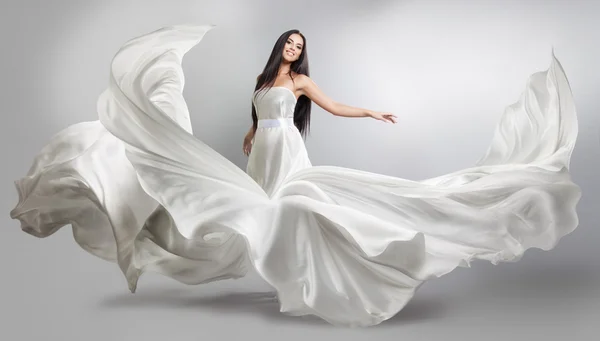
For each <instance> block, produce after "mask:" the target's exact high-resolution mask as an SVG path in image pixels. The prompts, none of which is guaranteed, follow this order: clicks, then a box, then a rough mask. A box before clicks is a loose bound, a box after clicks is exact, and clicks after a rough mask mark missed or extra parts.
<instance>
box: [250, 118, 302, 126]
mask: <svg viewBox="0 0 600 341" xmlns="http://www.w3.org/2000/svg"><path fill="white" fill-rule="evenodd" d="M285 126H294V119H293V118H291V117H286V118H269V119H262V120H258V126H257V128H272V127H285Z"/></svg>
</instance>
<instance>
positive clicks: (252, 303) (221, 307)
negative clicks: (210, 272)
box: [101, 290, 328, 326]
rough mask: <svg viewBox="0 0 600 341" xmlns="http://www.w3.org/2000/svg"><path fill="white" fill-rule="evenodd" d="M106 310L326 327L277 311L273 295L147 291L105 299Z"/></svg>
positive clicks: (316, 320) (320, 322)
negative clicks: (247, 317) (193, 313)
mask: <svg viewBox="0 0 600 341" xmlns="http://www.w3.org/2000/svg"><path fill="white" fill-rule="evenodd" d="M101 306H103V307H107V308H150V307H159V308H175V309H193V310H196V309H210V310H211V311H212V312H220V313H227V314H252V315H256V314H258V315H260V316H261V317H263V318H264V319H266V320H269V321H276V322H277V323H280V322H289V323H300V324H309V325H315V326H318V325H322V326H326V325H328V324H327V322H325V321H324V320H322V319H320V318H318V317H316V316H289V315H286V314H284V313H282V312H280V310H279V302H278V300H277V296H276V294H275V293H273V292H250V293H227V294H221V295H216V296H200V297H198V296H191V295H190V294H187V293H185V294H182V291H178V290H177V291H174V290H169V291H154V292H150V291H146V292H143V293H140V292H138V293H136V294H133V295H132V294H122V295H116V296H112V297H108V298H107V299H105V300H104V301H102V302H101Z"/></svg>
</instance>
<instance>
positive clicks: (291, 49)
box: [282, 33, 304, 63]
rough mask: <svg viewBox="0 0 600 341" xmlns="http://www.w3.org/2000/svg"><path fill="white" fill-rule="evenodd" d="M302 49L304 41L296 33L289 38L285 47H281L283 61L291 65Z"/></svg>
mask: <svg viewBox="0 0 600 341" xmlns="http://www.w3.org/2000/svg"><path fill="white" fill-rule="evenodd" d="M303 48H304V39H302V36H300V35H299V34H297V33H294V34H292V35H290V36H289V38H288V39H287V42H286V43H285V46H284V47H283V52H282V53H283V59H284V60H286V61H287V62H288V63H293V62H295V61H296V60H298V58H299V57H300V54H301V53H302V49H303Z"/></svg>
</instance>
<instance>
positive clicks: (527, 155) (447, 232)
mask: <svg viewBox="0 0 600 341" xmlns="http://www.w3.org/2000/svg"><path fill="white" fill-rule="evenodd" d="M211 28H212V26H191V25H190V26H188V25H185V26H174V27H167V28H163V29H161V30H158V31H155V32H152V33H150V34H147V35H144V36H141V37H138V38H136V39H133V40H131V41H129V42H128V43H127V44H125V45H124V46H123V47H122V49H120V50H119V52H118V53H117V54H116V56H115V58H114V60H113V61H112V64H111V73H110V75H111V78H110V84H109V86H108V88H107V89H106V91H105V92H103V94H102V95H101V96H100V98H99V101H98V113H99V121H95V122H84V123H78V124H74V125H72V126H70V127H68V128H66V129H65V130H64V131H62V132H60V133H59V134H57V135H56V136H55V137H54V138H53V139H52V140H51V141H50V142H49V144H48V145H47V146H46V147H44V149H42V150H41V151H40V153H39V154H38V155H37V157H36V158H35V160H34V163H33V166H32V167H31V169H30V171H29V173H28V174H27V175H26V176H25V177H23V178H21V179H20V180H18V181H16V187H17V190H18V194H19V201H18V204H17V205H16V207H15V208H14V209H13V210H12V211H11V217H12V218H14V219H18V220H20V222H21V226H22V229H23V231H25V232H27V233H30V234H32V235H34V236H38V237H46V236H49V235H50V234H52V233H53V232H55V231H56V230H57V229H59V228H60V227H62V226H64V225H67V224H71V225H72V228H73V234H74V239H75V241H76V242H77V243H78V244H79V245H81V247H82V248H84V249H85V250H87V251H88V252H90V253H92V254H94V255H96V256H98V257H102V258H103V259H106V260H108V261H113V262H116V263H117V264H118V265H119V266H120V268H121V270H122V271H123V273H124V275H125V277H126V278H127V281H128V284H129V288H130V290H132V291H135V289H136V285H137V282H138V278H139V276H140V275H141V274H142V273H143V272H145V271H154V272H159V273H161V274H164V275H166V276H169V277H171V278H173V279H176V280H178V281H180V282H182V283H186V284H200V283H205V282H209V281H215V280H221V279H229V278H239V277H242V276H244V275H245V274H246V272H247V271H248V269H250V267H253V268H254V269H256V271H257V272H258V273H259V274H260V276H262V278H264V279H265V280H266V281H267V282H268V283H270V285H272V286H273V288H274V289H275V290H276V292H277V295H278V299H279V302H280V306H281V311H282V312H284V313H287V314H291V315H305V314H313V315H317V316H319V317H321V318H323V319H325V320H326V321H328V322H330V323H332V324H337V325H345V326H370V325H375V324H378V323H380V322H382V321H384V320H386V319H388V318H390V317H391V316H393V315H394V314H396V313H397V312H398V311H399V310H401V309H402V308H403V307H404V306H405V305H406V304H407V302H408V301H409V300H410V299H411V298H412V297H413V295H414V294H415V291H416V290H417V289H418V288H419V286H420V285H421V284H422V283H423V282H424V281H426V280H428V279H431V278H435V277H439V276H442V275H444V274H447V273H448V272H450V271H452V270H453V269H455V268H456V267H457V266H468V265H469V262H471V261H472V260H474V259H480V260H487V261H490V262H492V263H494V264H496V263H498V262H509V261H516V260H518V259H520V257H521V256H522V255H523V253H524V252H525V250H527V249H529V248H540V249H544V250H549V249H551V248H553V247H554V246H555V244H556V243H557V242H558V241H559V240H560V238H561V237H563V236H565V235H566V234H568V233H570V232H572V231H573V230H574V229H575V228H576V226H577V224H578V218H577V215H576V211H575V208H576V204H577V203H578V201H579V198H580V188H579V187H578V186H577V185H576V184H574V183H573V182H572V181H571V177H570V174H569V170H568V169H569V160H570V157H571V152H572V150H573V148H574V146H575V141H576V137H577V133H578V127H577V118H576V113H575V107H574V104H573V98H572V94H571V91H570V88H569V84H568V81H567V78H566V76H565V74H564V71H563V69H562V67H561V66H560V64H559V62H558V61H557V60H556V59H555V58H554V56H553V59H552V63H551V65H550V67H549V69H548V70H547V71H544V72H538V73H535V74H533V75H532V76H531V77H530V78H529V81H528V83H527V87H526V89H525V91H524V93H523V96H522V97H521V99H520V100H519V101H518V102H516V103H515V104H513V105H511V106H509V107H508V108H507V109H506V111H505V113H504V115H503V117H502V119H501V121H500V122H499V124H498V129H497V131H496V133H495V135H494V136H493V138H492V139H491V145H490V147H489V149H488V151H487V153H486V154H485V155H484V156H483V157H482V158H481V160H480V161H479V162H478V163H477V164H476V165H474V166H472V167H470V168H465V169H463V170H460V171H457V172H454V173H451V174H447V175H443V176H439V177H436V178H432V179H428V180H424V181H410V180H405V179H400V178H396V177H392V176H386V175H381V174H375V173H371V172H366V171H361V170H356V169H349V168H343V167H335V166H312V165H311V163H310V160H309V158H308V156H307V152H306V149H305V146H304V143H303V139H302V137H301V135H300V134H299V132H298V130H297V129H296V127H295V126H294V125H293V124H292V123H291V121H290V120H291V119H292V115H293V110H294V105H295V103H296V98H295V96H294V94H293V93H292V92H291V91H290V90H289V89H286V88H280V87H273V88H270V89H268V90H269V91H260V92H257V93H255V94H254V97H253V101H254V104H255V106H256V108H257V115H258V118H259V128H258V130H257V132H256V135H255V139H254V145H253V148H252V153H251V155H250V158H249V162H248V166H247V172H244V171H243V170H241V169H240V168H239V167H237V166H236V165H234V164H233V163H231V162H230V161H228V160H227V159H225V158H224V157H223V156H222V155H220V154H219V153H217V152H216V151H214V150H213V149H211V148H210V147H209V146H207V145H206V144H204V143H203V142H202V141H201V140H200V139H198V138H196V137H194V136H193V135H192V128H191V123H190V117H189V113H188V110H187V106H186V103H185V101H184V98H183V96H182V90H183V84H184V78H183V73H182V68H181V62H182V59H183V56H184V55H185V53H186V52H187V51H189V49H191V48H192V47H193V46H195V45H196V44H198V43H199V42H200V41H201V39H202V37H203V36H204V34H205V33H206V32H208V31H209V30H210V29H211ZM195 115H196V119H198V120H201V119H202V117H201V113H196V114H195Z"/></svg>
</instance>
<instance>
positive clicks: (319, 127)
mask: <svg viewBox="0 0 600 341" xmlns="http://www.w3.org/2000/svg"><path fill="white" fill-rule="evenodd" d="M599 17H600V4H599V2H598V1H591V0H583V1H572V0H571V1H566V0H565V1H541V0H540V1H442V0H438V1H391V0H387V1H384V0H370V1H367V0H360V1H359V0H351V1H341V0H340V1H315V0H308V1H307V0H305V1H283V0H277V1H276V0H260V1H256V0H253V1H248V0H235V1H234V0H229V1H201V0H189V1H187V0H186V1H183V0H181V1H158V0H156V1H149V0H146V1H141V0H136V1H131V0H127V1H124V0H120V1H116V0H113V1H93V2H92V1H89V2H84V1H52V2H50V1H41V0H40V1H16V0H11V1H3V2H2V5H1V10H0V25H1V30H0V34H1V35H2V39H1V42H2V53H1V54H0V58H1V64H0V68H1V69H0V71H1V73H0V75H1V76H2V85H1V86H2V89H1V92H0V94H1V96H2V98H1V100H2V102H1V103H2V105H3V109H2V124H1V125H0V127H1V129H2V131H1V134H0V137H1V138H2V141H1V142H2V143H0V148H1V151H2V154H1V156H2V161H3V164H2V167H1V170H2V177H1V178H0V179H1V181H0V189H1V191H2V196H1V198H0V200H1V212H3V214H2V215H0V217H1V219H2V220H1V221H2V227H3V228H2V230H1V233H2V235H1V238H0V243H1V246H0V252H1V256H0V266H1V269H2V278H1V280H0V302H1V303H0V307H1V308H0V314H1V315H2V316H0V325H1V326H0V339H2V340H40V339H42V338H43V339H44V340H51V339H55V338H56V339H61V340H167V339H168V340H172V339H176V338H183V339H186V340H206V339H209V338H219V339H221V338H222V339H224V340H230V339H231V340H233V339H234V338H235V339H239V338H244V337H261V338H273V339H276V338H277V339H278V338H282V337H285V338H286V339H305V338H317V339H324V338H326V337H327V338H331V337H344V338H345V339H346V340H354V339H356V340H358V339H363V338H365V337H370V338H371V337H372V338H377V339H380V340H385V339H388V338H389V339H394V340H397V339H403V340H436V339H439V338H443V339H444V340H481V339H487V340H504V339H507V338H510V339H512V340H529V339H531V340H542V339H544V340H554V339H556V340H564V339H569V340H590V339H594V338H595V337H593V336H592V333H598V332H599V331H600V328H598V325H597V324H596V322H595V321H597V319H598V317H600V316H599V315H600V313H599V310H600V309H599V308H600V295H599V294H600V290H598V289H599V288H600V279H599V276H598V275H599V274H600V271H599V270H600V265H599V264H600V262H599V260H600V252H599V251H598V250H599V249H600V248H599V247H598V245H597V244H598V242H599V241H600V239H599V237H600V232H599V227H598V220H599V219H600V213H599V211H600V205H599V194H598V193H599V189H600V182H599V181H598V178H597V177H598V175H600V172H599V170H600V167H599V161H598V160H599V156H600V155H599V154H600V147H599V142H600V139H599V122H598V108H599V105H600V103H599V101H598V88H599V85H600V76H599V75H600V73H599V70H598V61H599V60H600V47H599V45H598V41H600V34H599V33H598V32H600V21H599V20H598V19H599ZM180 23H198V24H204V23H212V24H216V25H217V27H216V28H215V29H214V30H212V31H211V32H209V33H208V34H207V35H206V36H205V39H204V40H203V41H202V42H201V43H200V44H199V45H198V46H197V47H195V48H194V49H193V50H191V51H190V52H189V53H188V54H187V55H186V57H185V59H184V71H185V74H186V80H187V83H186V88H185V93H184V95H185V96H186V98H187V101H188V104H189V107H190V111H191V114H192V121H193V125H194V130H195V135H196V136H197V137H199V138H200V139H202V140H203V141H205V142H206V143H208V144H209V145H210V146H212V147H213V148H214V149H216V150H217V151H218V152H220V153H222V154H223V155H224V156H226V157H227V158H229V159H230V160H232V161H233V162H235V163H236V164H237V165H239V166H240V167H242V168H245V165H246V157H245V156H244V155H243V153H242V149H241V145H242V139H243V136H244V134H245V133H246V131H247V129H248V128H249V126H250V123H251V119H250V96H251V93H252V90H253V86H254V81H255V77H256V75H257V74H258V73H260V72H261V70H262V67H263V66H264V63H265V62H266V59H267V57H268V55H269V53H270V51H271V48H272V46H273V43H274V42H275V40H276V38H277V37H278V36H279V35H280V34H281V33H282V32H284V31H285V30H287V29H290V28H299V29H300V30H302V31H303V32H304V33H305V34H306V36H307V40H308V41H307V48H308V49H307V51H308V53H309V60H310V63H311V64H310V65H311V75H312V78H313V79H314V80H315V81H316V82H317V84H319V86H320V87H321V88H322V89H323V90H324V91H325V92H326V93H327V94H328V95H330V96H331V97H332V98H334V99H335V100H338V101H340V102H343V103H346V104H350V105H356V106H361V107H366V108H370V109H373V110H382V111H391V112H393V113H395V114H396V115H398V116H399V123H398V124H396V125H386V124H383V123H382V122H378V121H375V120H367V119H343V118H336V117H333V116H331V115H329V114H328V113H326V112H325V111H323V110H322V109H320V108H318V107H316V106H315V107H314V111H313V123H312V133H311V135H310V137H309V139H308V141H307V148H308V151H309V154H310V156H311V158H312V161H313V163H314V164H316V165H324V164H330V165H338V166H345V167H352V168H358V169H363V170H367V171H373V172H379V173H384V174H388V175H393V176H398V177H404V178H409V179H424V178H428V177H432V176H437V175H441V174H444V173H448V172H452V171H454V170H458V169H460V168H465V167H469V166H471V165H472V164H473V163H474V162H475V161H476V160H477V159H478V158H479V157H480V156H481V155H483V152H484V151H485V149H486V148H487V146H488V144H489V142H490V140H491V137H492V133H493V131H494V128H495V125H496V123H497V121H498V119H499V117H500V115H501V114H502V111H503V109H504V107H505V106H507V105H509V104H511V103H513V102H514V101H516V100H517V98H518V95H519V94H520V92H521V91H522V90H523V87H524V85H525V81H526V79H527V77H528V76H529V75H530V74H531V73H533V72H536V71H540V70H545V69H546V68H547V67H548V66H549V65H550V57H551V49H552V47H554V49H555V52H556V55H557V57H558V58H559V60H560V61H561V62H562V64H563V66H564V68H565V70H566V72H567V76H568V77H569V80H570V82H571V86H572V89H573V92H574V96H575V100H576V104H577V107H578V114H579V123H580V134H579V140H578V144H577V147H576V150H575V152H574V154H573V159H572V164H571V166H572V174H573V177H574V180H575V181H576V182H577V183H578V184H579V185H580V186H581V187H582V188H583V197H582V200H581V202H580V205H579V214H580V226H579V228H578V229H577V230H576V231H575V232H574V233H573V234H571V235H569V236H567V237H565V238H564V239H563V240H562V241H561V243H560V244H559V245H558V246H557V247H556V248H555V249H554V250H552V251H549V252H544V251H540V250H531V251H529V252H527V253H526V255H525V257H524V258H523V260H522V261H521V262H519V263H515V264H501V265H497V266H494V265H491V264H489V263H476V264H475V265H474V266H473V268H471V269H458V270H456V271H455V272H453V273H451V274H449V275H447V276H445V277H443V278H441V279H438V280H434V281H431V282H428V283H426V284H425V285H424V286H423V287H422V289H421V290H420V291H419V292H418V293H417V295H416V297H415V299H414V300H413V301H412V302H411V303H410V304H409V305H408V306H407V307H406V309H405V310H403V311H402V312H401V313H400V314H399V315H398V316H396V317H394V318H393V319H391V320H389V321H387V322H385V323H383V324H382V325H380V326H377V327H373V328H368V329H365V330H351V329H343V328H334V327H332V326H329V325H327V324H325V323H323V322H321V321H320V320H317V319H313V318H290V317H286V316H284V315H281V314H280V313H279V312H278V306H277V304H276V303H275V302H273V301H272V300H271V299H269V298H268V297H265V296H264V295H262V294H261V293H262V292H265V291H268V290H269V288H268V286H267V285H266V284H265V283H263V282H262V281H261V279H260V278H258V277H257V276H256V275H255V274H250V275H249V276H248V277H246V278H244V279H241V280H236V281H224V282H217V283H212V284H208V285H203V286H185V285H183V284H180V283H177V282H174V281H172V280H169V279H167V278H164V277H161V276H160V275H155V274H147V275H145V276H143V277H142V278H141V280H140V284H139V286H138V292H137V293H136V294H135V295H132V294H130V293H129V292H128V290H127V285H126V283H125V280H124V278H123V276H122V275H121V273H120V271H119V269H118V267H117V266H116V265H114V264H111V263H107V262H105V261H103V260H100V259H98V258H95V257H93V256H91V255H89V254H87V253H86V252H84V251H83V250H82V249H80V248H79V247H78V246H77V245H76V244H75V242H74V241H73V238H72V235H71V231H70V228H69V227H65V228H63V229H62V230H60V231H59V232H57V233H56V234H55V235H53V236H51V237H50V238H46V239H43V240H40V239H36V238H34V237H32V236H29V235H27V234H25V233H23V232H21V231H20V229H19V224H18V222H17V221H13V220H11V219H10V218H9V216H8V214H9V211H10V210H11V209H12V208H13V206H14V205H15V204H16V202H17V195H16V191H15V189H14V187H13V180H15V179H17V178H19V177H21V176H23V175H24V174H25V173H26V171H27V169H28V168H29V166H30V165H31V161H32V159H33V157H34V155H35V154H36V153H37V152H38V151H39V150H40V148H41V147H42V146H43V145H44V144H45V143H47V141H48V140H49V138H50V137H51V136H52V135H53V134H55V133H57V132H58V131H59V130H61V129H63V128H65V127H67V126H68V125H70V124H73V123H76V122H80V121H87V120H95V119H96V112H95V106H96V99H97V96H98V95H99V94H100V92H101V91H102V90H103V89H104V88H105V86H106V85H107V80H108V67H109V62H110V59H111V58H112V56H113V55H114V53H115V52H116V51H117V49H118V48H119V47H120V46H121V45H122V44H123V43H124V42H125V41H127V40H128V39H130V38H133V37H135V36H138V35H141V34H144V33H147V32H150V31H153V30H155V29H158V28H160V27H162V26H165V25H172V24H180Z"/></svg>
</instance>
